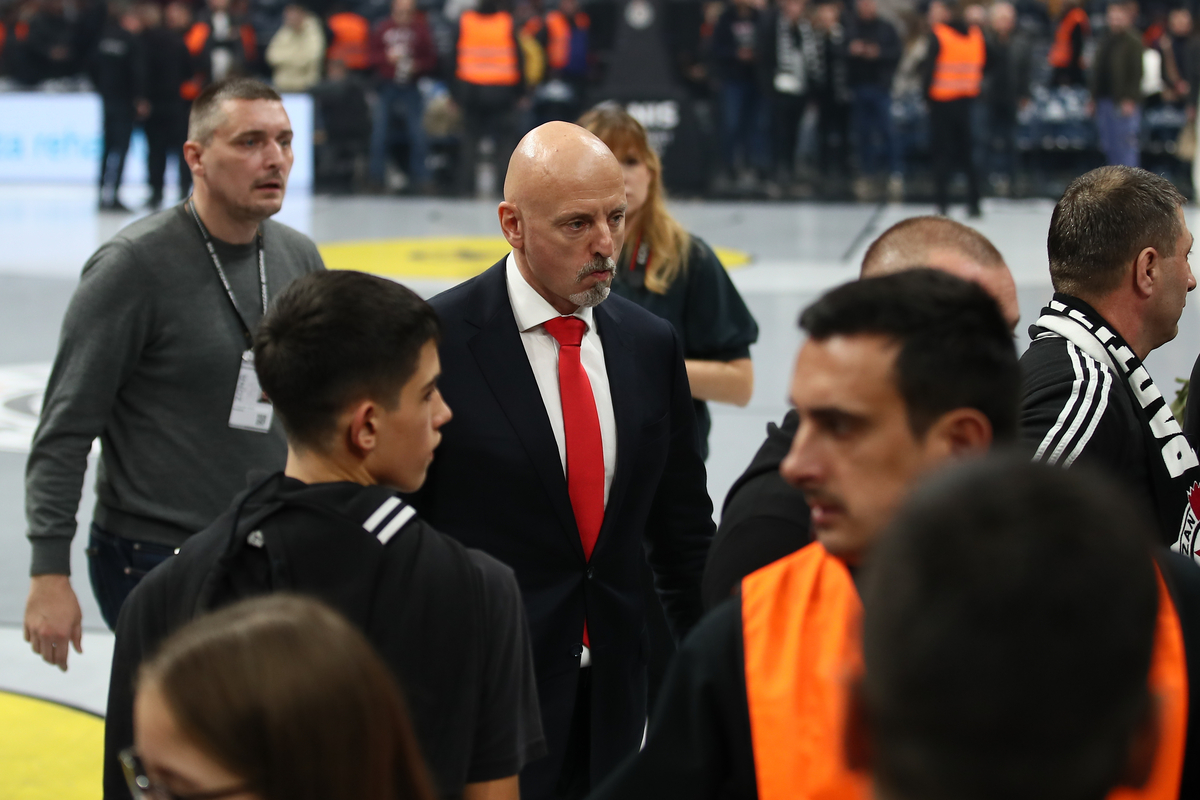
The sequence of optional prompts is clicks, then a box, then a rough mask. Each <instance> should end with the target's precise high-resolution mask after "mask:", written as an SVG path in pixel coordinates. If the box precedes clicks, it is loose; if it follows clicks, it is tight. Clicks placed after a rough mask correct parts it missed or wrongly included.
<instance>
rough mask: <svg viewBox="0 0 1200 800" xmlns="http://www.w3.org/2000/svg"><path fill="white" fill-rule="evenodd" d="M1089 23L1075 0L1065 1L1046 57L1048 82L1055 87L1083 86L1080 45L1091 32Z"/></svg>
mask: <svg viewBox="0 0 1200 800" xmlns="http://www.w3.org/2000/svg"><path fill="white" fill-rule="evenodd" d="M1091 32H1092V25H1091V22H1089V21H1088V15H1087V12H1086V11H1084V10H1083V9H1082V8H1080V7H1079V0H1067V2H1066V4H1065V13H1064V14H1063V17H1062V20H1060V21H1059V23H1058V28H1057V29H1056V30H1055V32H1054V44H1053V45H1051V47H1050V53H1049V55H1048V56H1047V58H1046V60H1047V61H1049V63H1050V67H1051V68H1052V70H1053V71H1052V72H1051V75H1050V82H1051V83H1052V84H1053V85H1055V86H1084V85H1086V83H1087V82H1086V81H1085V80H1084V75H1083V47H1084V45H1085V44H1086V43H1087V39H1088V36H1089V35H1091Z"/></svg>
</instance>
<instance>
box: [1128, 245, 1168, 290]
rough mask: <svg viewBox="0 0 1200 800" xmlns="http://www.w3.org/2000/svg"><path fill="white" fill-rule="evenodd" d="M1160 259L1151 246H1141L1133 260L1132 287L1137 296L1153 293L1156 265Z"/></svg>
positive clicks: (1156, 275)
mask: <svg viewBox="0 0 1200 800" xmlns="http://www.w3.org/2000/svg"><path fill="white" fill-rule="evenodd" d="M1161 261H1162V258H1161V257H1160V256H1159V254H1158V251H1157V250H1155V249H1154V248H1153V247H1146V248H1143V250H1142V252H1140V253H1138V256H1137V259H1136V260H1134V262H1133V288H1134V291H1136V292H1137V294H1138V296H1139V297H1142V298H1147V297H1149V296H1150V295H1151V294H1153V293H1154V280H1155V278H1157V277H1158V265H1159V262H1161Z"/></svg>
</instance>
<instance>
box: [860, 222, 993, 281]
mask: <svg viewBox="0 0 1200 800" xmlns="http://www.w3.org/2000/svg"><path fill="white" fill-rule="evenodd" d="M934 247H945V248H947V249H950V250H954V251H955V252H958V253H961V254H962V255H964V256H966V257H967V258H969V259H971V260H972V261H974V262H975V263H976V264H979V265H980V266H984V267H996V268H1001V269H1002V268H1005V267H1006V265H1005V263H1004V256H1002V255H1000V251H999V250H997V249H996V246H995V245H994V244H992V243H991V241H989V240H988V238H987V237H986V236H984V235H983V234H982V233H980V232H979V231H977V230H975V229H974V228H972V227H970V226H968V225H963V224H962V223H961V222H958V221H956V220H952V219H950V218H949V217H942V216H935V215H926V216H921V217H909V218H908V219H903V220H900V221H899V222H897V223H896V224H895V225H893V226H892V227H890V228H888V229H887V230H886V231H884V232H883V233H881V234H879V238H878V239H876V240H875V241H873V242H871V246H870V247H868V248H867V252H866V253H865V254H864V255H863V261H862V273H861V274H862V276H863V277H871V276H875V275H885V274H888V273H892V272H899V271H901V270H903V269H908V268H909V267H914V266H921V265H923V264H924V263H926V260H925V254H926V253H928V252H929V251H930V249H932V248H934Z"/></svg>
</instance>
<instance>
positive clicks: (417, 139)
mask: <svg viewBox="0 0 1200 800" xmlns="http://www.w3.org/2000/svg"><path fill="white" fill-rule="evenodd" d="M396 104H400V105H402V106H403V111H404V125H405V127H406V128H407V129H408V178H409V180H410V181H412V182H413V183H418V184H419V183H425V182H426V181H427V180H429V170H428V169H427V168H426V166H425V155H426V152H427V150H428V148H427V145H426V143H425V127H424V124H423V119H424V116H425V98H423V97H421V90H420V89H418V88H417V87H416V86H413V85H407V84H400V83H385V84H382V85H381V86H380V87H379V101H378V102H377V103H376V104H375V119H374V120H373V121H372V124H371V163H370V173H371V180H373V181H375V182H376V183H382V182H383V178H384V164H385V163H386V162H387V151H388V143H389V141H390V140H391V135H390V131H389V128H390V127H391V120H392V108H393V107H394V106H395V105H396Z"/></svg>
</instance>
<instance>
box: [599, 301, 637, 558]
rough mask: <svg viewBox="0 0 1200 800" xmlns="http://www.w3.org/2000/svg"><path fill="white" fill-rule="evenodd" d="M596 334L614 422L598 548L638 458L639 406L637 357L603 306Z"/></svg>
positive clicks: (600, 307)
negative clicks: (613, 456)
mask: <svg viewBox="0 0 1200 800" xmlns="http://www.w3.org/2000/svg"><path fill="white" fill-rule="evenodd" d="M593 313H594V314H595V319H596V332H597V333H598V334H600V342H601V344H602V345H603V346H604V369H605V371H606V372H607V373H608V387H609V392H610V394H611V396H612V404H613V416H614V417H615V419H616V423H617V467H616V471H615V472H614V473H613V480H612V486H610V487H609V491H608V504H607V505H606V506H605V508H604V523H603V524H602V525H601V526H600V536H599V537H598V538H597V539H596V547H597V548H599V547H600V546H601V544H603V543H604V540H605V539H607V538H608V536H609V535H610V534H609V530H610V529H611V528H612V527H613V526H614V525H615V524H616V518H617V516H618V515H617V514H616V513H612V514H610V513H609V511H610V510H613V511H614V512H615V510H616V509H619V508H621V506H622V504H623V503H624V501H625V493H626V492H627V491H628V489H629V476H630V474H631V473H632V472H633V462H634V459H635V458H636V457H637V445H638V435H639V430H638V429H639V427H640V426H639V421H640V420H639V418H638V416H637V414H638V404H637V403H636V402H635V401H634V399H633V398H634V397H636V392H637V385H638V379H637V373H636V365H637V357H636V355H635V354H634V352H633V350H632V347H631V346H630V343H629V342H628V341H626V339H625V336H624V333H623V332H622V331H621V326H620V324H619V319H618V317H617V314H616V313H613V312H612V311H611V310H610V309H608V308H607V307H606V305H604V304H601V305H599V306H596V309H595V311H594V312H593Z"/></svg>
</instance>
